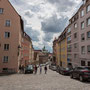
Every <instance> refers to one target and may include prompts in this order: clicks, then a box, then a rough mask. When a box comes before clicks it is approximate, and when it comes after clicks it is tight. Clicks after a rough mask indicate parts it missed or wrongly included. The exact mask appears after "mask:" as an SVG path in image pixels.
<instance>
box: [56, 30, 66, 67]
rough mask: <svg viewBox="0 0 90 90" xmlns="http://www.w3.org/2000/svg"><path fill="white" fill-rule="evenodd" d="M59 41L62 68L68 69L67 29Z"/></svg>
mask: <svg viewBox="0 0 90 90" xmlns="http://www.w3.org/2000/svg"><path fill="white" fill-rule="evenodd" d="M58 40H59V43H58V45H59V55H58V58H59V59H58V60H59V63H60V66H62V67H67V39H66V29H65V30H64V31H63V32H62V34H61V35H60V36H59V38H58Z"/></svg>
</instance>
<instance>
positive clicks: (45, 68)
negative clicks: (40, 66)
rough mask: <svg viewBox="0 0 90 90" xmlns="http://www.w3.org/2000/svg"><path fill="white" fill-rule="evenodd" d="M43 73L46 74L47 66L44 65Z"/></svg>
mask: <svg viewBox="0 0 90 90" xmlns="http://www.w3.org/2000/svg"><path fill="white" fill-rule="evenodd" d="M44 71H45V74H47V66H45V67H44Z"/></svg>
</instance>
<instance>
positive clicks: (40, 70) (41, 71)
mask: <svg viewBox="0 0 90 90" xmlns="http://www.w3.org/2000/svg"><path fill="white" fill-rule="evenodd" d="M41 73H42V66H41V65H40V74H41Z"/></svg>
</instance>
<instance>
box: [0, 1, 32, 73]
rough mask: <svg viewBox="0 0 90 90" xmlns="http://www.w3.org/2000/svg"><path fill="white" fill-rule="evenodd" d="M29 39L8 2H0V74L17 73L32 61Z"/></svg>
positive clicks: (18, 17)
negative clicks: (21, 67)
mask: <svg viewBox="0 0 90 90" xmlns="http://www.w3.org/2000/svg"><path fill="white" fill-rule="evenodd" d="M33 55H34V49H33V45H32V41H31V38H30V37H29V36H28V35H27V34H26V33H25V32H24V24H23V20H22V19H21V16H20V15H19V14H18V13H17V12H16V11H15V9H14V8H13V6H12V5H11V3H10V2H9V1H8V0H0V73H17V72H18V71H19V69H20V66H24V67H25V66H26V65H28V64H30V62H31V60H33V57H34V56H33Z"/></svg>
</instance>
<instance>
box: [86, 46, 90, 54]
mask: <svg viewBox="0 0 90 90" xmlns="http://www.w3.org/2000/svg"><path fill="white" fill-rule="evenodd" d="M87 52H89V53H90V45H88V46H87Z"/></svg>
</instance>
